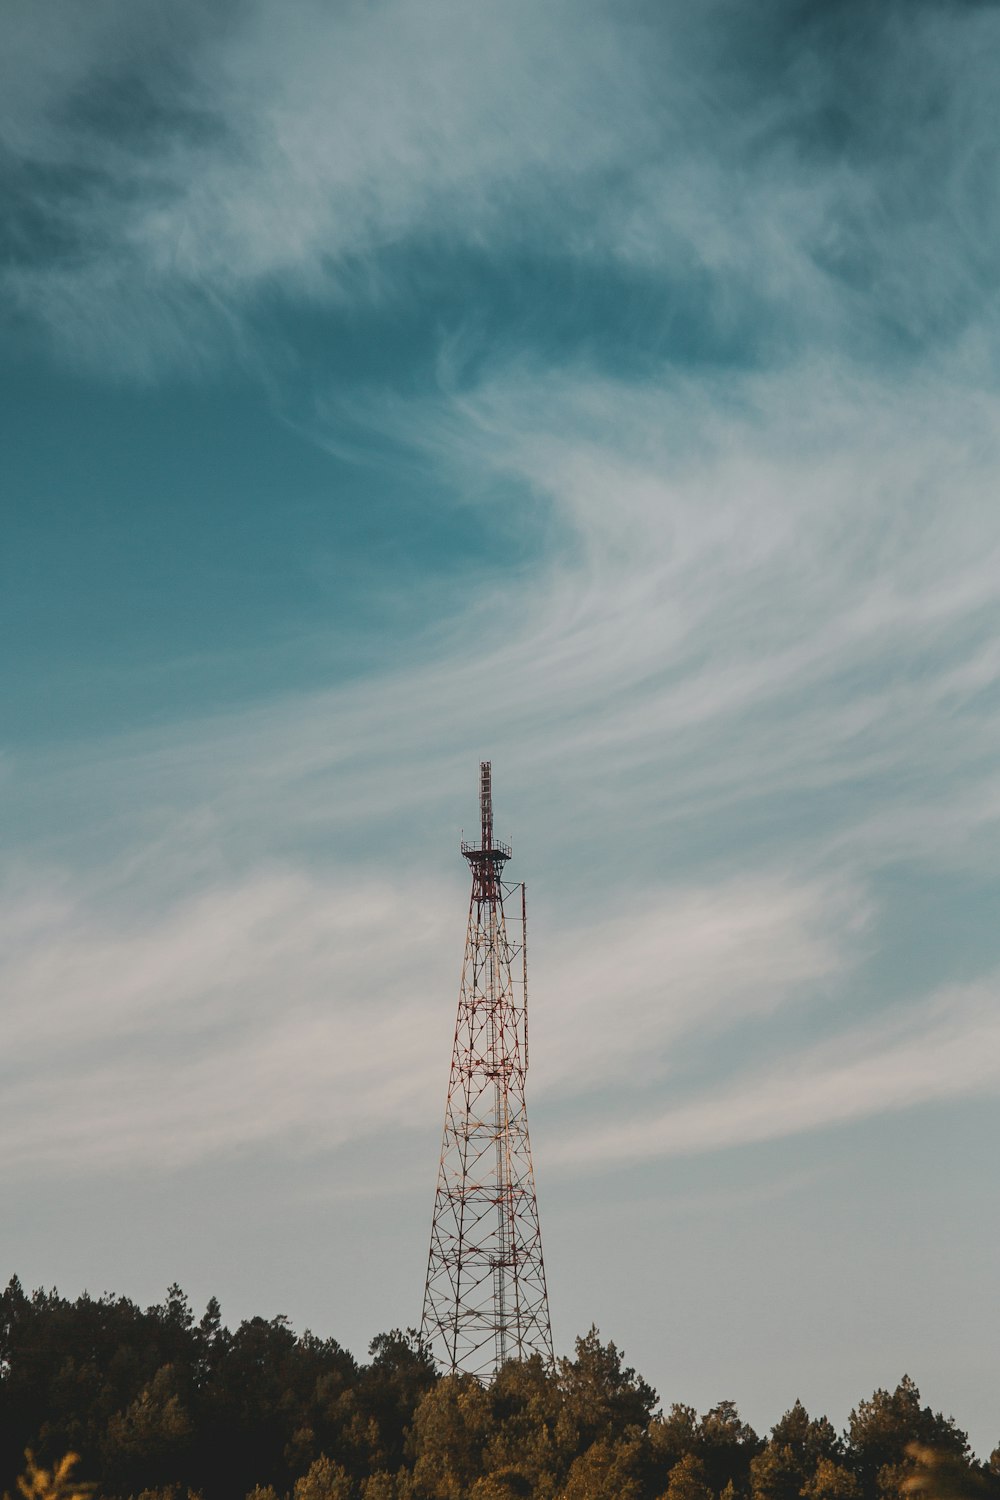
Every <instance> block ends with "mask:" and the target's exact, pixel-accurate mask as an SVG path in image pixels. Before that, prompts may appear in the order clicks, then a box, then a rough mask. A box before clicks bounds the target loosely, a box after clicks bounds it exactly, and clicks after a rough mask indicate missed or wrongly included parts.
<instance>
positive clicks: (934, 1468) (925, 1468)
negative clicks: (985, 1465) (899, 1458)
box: [899, 1443, 990, 1500]
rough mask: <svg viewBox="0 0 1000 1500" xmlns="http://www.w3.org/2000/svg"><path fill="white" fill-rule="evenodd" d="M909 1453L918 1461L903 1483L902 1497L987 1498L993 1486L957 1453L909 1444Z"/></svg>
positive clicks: (918, 1499)
mask: <svg viewBox="0 0 1000 1500" xmlns="http://www.w3.org/2000/svg"><path fill="white" fill-rule="evenodd" d="M906 1452H907V1455H908V1457H909V1458H911V1459H912V1460H913V1462H914V1464H915V1468H914V1470H913V1473H912V1474H908V1475H907V1476H906V1478H905V1479H904V1480H903V1481H902V1483H901V1484H900V1486H899V1488H900V1493H901V1495H902V1496H903V1500H984V1497H985V1496H987V1495H989V1494H990V1487H989V1485H988V1483H987V1481H986V1480H985V1478H984V1477H983V1475H982V1474H980V1473H979V1472H977V1470H976V1469H974V1468H973V1467H972V1466H971V1465H970V1464H969V1462H968V1461H967V1460H966V1459H965V1458H963V1457H961V1456H960V1455H959V1454H957V1453H949V1452H947V1451H946V1450H944V1449H942V1448H931V1447H928V1446H927V1445H926V1444H924V1443H908V1444H907V1446H906Z"/></svg>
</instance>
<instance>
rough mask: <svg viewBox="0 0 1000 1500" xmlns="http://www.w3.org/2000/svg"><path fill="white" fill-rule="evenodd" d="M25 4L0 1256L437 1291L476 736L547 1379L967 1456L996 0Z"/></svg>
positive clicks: (992, 365) (998, 1075)
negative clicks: (880, 1403) (621, 1362)
mask: <svg viewBox="0 0 1000 1500" xmlns="http://www.w3.org/2000/svg"><path fill="white" fill-rule="evenodd" d="M0 28H2V35H3V45H2V47H0V121H2V131H3V142H4V145H3V155H2V159H0V172H2V176H3V184H4V195H5V202H6V207H5V213H4V225H5V228H4V231H3V233H4V236H5V243H4V253H3V257H2V260H0V299H2V306H3V309H4V324H3V327H4V338H3V344H2V354H0V380H2V387H3V391H2V407H0V410H2V413H3V442H2V447H0V477H2V505H3V533H2V535H3V546H2V550H0V580H2V586H0V622H2V630H3V640H4V642H5V646H6V649H5V650H4V652H3V653H2V656H0V673H2V679H3V681H2V688H3V702H4V705H5V711H4V714H3V721H2V739H0V787H2V789H3V794H4V802H5V828H6V834H5V839H4V847H3V852H2V856H0V895H2V901H0V928H2V930H3V935H4V941H3V943H2V945H0V967H2V969H3V971H4V973H3V993H4V995H5V997H6V1000H5V1006H6V1025H5V1045H4V1057H3V1062H2V1063H0V1069H2V1072H3V1080H4V1088H3V1090H2V1091H0V1120H2V1126H3V1139H4V1141H5V1143H6V1146H5V1149H4V1151H3V1152H2V1153H0V1174H2V1178H3V1194H4V1200H5V1204H6V1212H5V1214H4V1216H3V1226H2V1229H0V1258H2V1261H3V1263H4V1265H5V1266H6V1268H7V1272H8V1273H9V1272H14V1271H17V1272H18V1274H20V1276H21V1277H22V1279H23V1280H25V1281H26V1282H28V1283H31V1284H38V1283H45V1284H52V1283H57V1284H58V1285H59V1287H60V1288H61V1289H62V1290H64V1291H66V1292H70V1293H75V1292H76V1291H78V1290H80V1289H82V1288H83V1287H84V1286H86V1287H88V1288H89V1289H90V1290H91V1291H92V1292H99V1291H102V1290H104V1289H114V1290H116V1291H122V1292H126V1293H128V1294H130V1295H133V1296H135V1297H137V1298H139V1299H141V1300H147V1299H148V1300H154V1299H156V1298H157V1297H159V1296H160V1295H161V1294H162V1291H163V1289H164V1288H165V1286H166V1284H167V1283H168V1282H169V1281H171V1280H174V1279H177V1280H179V1281H180V1282H181V1283H182V1284H183V1285H184V1286H185V1287H186V1288H187V1289H188V1290H189V1291H190V1293H191V1295H192V1297H193V1298H194V1299H195V1300H196V1301H201V1300H205V1299H207V1297H208V1296H209V1295H211V1294H217V1295H218V1296H219V1297H220V1298H221V1300H222V1303H223V1310H224V1313H225V1315H226V1316H227V1317H228V1318H229V1319H230V1320H235V1319H238V1318H239V1317H242V1316H246V1315H249V1314H250V1313H253V1312H263V1313H265V1314H272V1313H276V1312H285V1313H288V1314H289V1315H290V1316H291V1317H292V1318H293V1320H294V1321H295V1323H296V1324H297V1325H298V1326H300V1327H301V1326H304V1325H309V1326H311V1327H312V1328H313V1329H314V1330H316V1331H317V1332H321V1333H323V1334H333V1335H335V1336H336V1337H338V1338H340V1339H341V1340H342V1341H343V1342H345V1343H347V1344H348V1345H349V1346H350V1347H351V1348H353V1349H354V1350H355V1351H356V1352H358V1353H359V1354H360V1353H363V1352H364V1349H365V1346H366V1344H367V1341H368V1339H369V1338H370V1337H371V1336H373V1335H374V1334H375V1333H377V1332H379V1331H381V1330H383V1329H386V1328H388V1327H391V1326H393V1325H406V1324H410V1323H413V1322H415V1321H416V1320H417V1319H418V1317H419V1309H420V1300H421V1293H422V1282H423V1273H424V1266H425V1259H426V1246H427V1237H428V1231H429V1218H430V1211H431V1205H432V1196H433V1186H434V1176H435V1169H436V1159H437V1151H438V1144H439V1133H440V1122H441V1114H442V1108H443V1100H444V1085H445V1079H446V1072H447V1063H448V1049H449V1045H450V1036H451V1029H452V1026H453V1021H454V1006H455V1000H456V997H457V982H458V974H459V966H460V961H461V950H462V941H463V930H464V921H465V904H466V900H467V890H466V882H467V871H466V869H465V867H464V864H463V862H462V861H461V859H460V857H459V855H458V848H457V844H458V838H459V834H460V830H461V828H462V826H463V825H465V826H468V827H471V826H472V824H473V823H474V822H475V816H476V786H477V765H478V761H479V759H480V758H481V757H490V758H492V760H493V764H494V785H495V790H496V801H497V826H498V829H499V831H500V832H501V833H502V834H503V835H504V836H506V837H508V838H509V839H510V840H511V842H512V843H513V846H514V852H515V858H514V862H513V864H512V867H511V873H512V874H515V875H516V876H517V877H519V878H520V877H523V878H524V879H525V880H526V881H527V883H528V890H529V900H530V923H531V952H532V962H533V971H532V1006H533V1023H532V1024H533V1032H532V1036H533V1042H532V1076H531V1079H530V1081H529V1089H530V1098H529V1103H530V1110H531V1116H532V1126H533V1136H534V1144H535V1151H536V1166H537V1172H538V1178H539V1193H540V1208H541V1215H542V1225H543V1233H544V1237H545V1243H546V1256H547V1266H548V1272H549V1278H550V1288H551V1299H552V1311H553V1321H554V1330H555V1338H556V1344H557V1348H558V1349H560V1350H562V1351H568V1350H569V1349H570V1348H571V1345H572V1339H573V1336H574V1335H575V1334H577V1333H579V1332H582V1331H584V1330H585V1329H586V1328H587V1326H589V1324H590V1323H591V1321H596V1322H597V1323H598V1324H599V1326H600V1327H601V1329H602V1331H603V1332H604V1334H605V1335H606V1336H608V1337H613V1338H614V1339H615V1340H616V1341H618V1342H619V1343H620V1344H621V1345H623V1346H624V1348H625V1350H626V1354H627V1355H628V1357H629V1359H630V1360H631V1361H632V1362H633V1363H635V1364H636V1365H637V1366H638V1367H639V1368H640V1369H641V1370H642V1371H643V1372H644V1374H646V1375H647V1377H648V1378H649V1379H651V1380H652V1381H653V1382H654V1383H655V1384H656V1385H657V1387H658V1389H659V1391H660V1393H661V1396H662V1398H663V1399H664V1401H668V1402H669V1401H671V1400H675V1399H677V1400H685V1401H691V1402H693V1403H694V1404H696V1405H698V1406H699V1407H701V1408H702V1409H704V1408H706V1407H707V1406H708V1405H709V1404H711V1403H713V1402H714V1401H717V1400H719V1399H722V1398H732V1399H735V1400H737V1401H738V1403H739V1405H740V1407H741V1409H742V1410H743V1411H744V1413H745V1415H746V1416H747V1417H748V1418H749V1419H750V1420H751V1421H752V1422H754V1423H755V1424H757V1425H758V1426H759V1427H766V1426H768V1425H769V1424H770V1423H771V1422H773V1421H775V1420H776V1419H777V1418H778V1416H779V1415H780V1414H781V1412H782V1411H784V1410H785V1409H786V1408H787V1407H788V1406H789V1405H791V1404H792V1402H793V1401H794V1400H795V1398H796V1397H801V1399H802V1400H803V1401H804V1402H805V1403H806V1405H807V1406H808V1407H809V1408H810V1409H811V1410H814V1411H816V1412H820V1411H826V1412H828V1413H829V1415H830V1417H831V1418H832V1419H833V1420H834V1421H835V1422H837V1423H838V1424H839V1423H843V1422H844V1421H845V1419H846V1417H847V1414H848V1411H849V1409H850V1406H851V1404H852V1403H853V1402H854V1401H855V1400H857V1399H859V1398H861V1397H863V1396H865V1395H866V1394H868V1393H870V1392H871V1390H872V1389H874V1388H875V1387H876V1386H877V1385H883V1384H894V1383H895V1382H896V1380H898V1378H899V1377H900V1376H901V1375H902V1373H903V1372H904V1371H908V1372H909V1373H910V1374H911V1375H913V1377H914V1378H915V1379H916V1380H917V1381H918V1383H919V1384H920V1386H921V1388H922V1390H923V1392H924V1394H925V1396H926V1398H927V1399H928V1400H930V1401H932V1402H933V1404H934V1405H935V1406H939V1407H943V1408H945V1409H946V1410H949V1411H953V1412H954V1413H955V1415H956V1416H957V1417H958V1419H959V1420H960V1422H961V1423H962V1424H963V1425H966V1426H968V1427H969V1429H970V1431H971V1434H972V1437H973V1441H974V1443H975V1445H976V1447H977V1448H978V1449H979V1451H981V1452H984V1453H988V1452H989V1450H990V1449H991V1448H992V1447H993V1446H994V1445H995V1443H996V1441H997V1439H998V1438H1000V1414H998V1412H997V1410H996V1404H995V1401H994V1399H993V1398H992V1396H991V1394H990V1393H991V1391H995V1389H996V1382H997V1377H998V1374H1000V1371H998V1368H997V1354H996V1350H997V1348H998V1344H1000V1340H998V1334H1000V1325H998V1313H997V1308H998V1299H997V1281H996V1277H997V1267H996V1256H995V1249H994V1247H995V1245H996V1243H997V1240H998V1237H1000V1192H998V1186H997V1177H996V1164H995V1144H994V1143H995V1141H996V1139H997V1130H998V1126H1000V1103H998V1096H1000V1007H998V988H1000V936H998V928H997V923H996V919H995V913H996V907H997V900H998V897H1000V879H998V875H997V862H996V843H997V832H998V824H1000V773H998V771H997V767H996V745H997V737H998V729H1000V722H998V721H1000V700H998V682H1000V644H998V632H997V626H998V618H1000V608H998V578H1000V507H998V505H997V500H996V474H997V471H998V458H1000V452H998V450H1000V426H998V414H1000V401H998V369H997V359H996V348H997V341H996V335H997V324H998V319H997V284H998V272H997V265H998V257H997V248H998V228H1000V209H998V197H997V169H998V159H1000V157H998V151H1000V148H998V143H997V135H996V122H995V99H996V94H997V88H998V83H1000V79H998V76H997V74H998V65H997V61H996V59H997V56H998V55H1000V53H998V43H1000V14H998V12H997V10H996V7H994V6H991V5H977V4H951V5H946V4H932V3H926V4H925V3H908V4H906V5H902V4H897V3H888V4H884V5H882V6H879V7H871V6H865V5H855V4H848V3H843V4H829V3H828V4H823V5H810V4H802V3H800V4H794V3H790V0H789V3H780V0H774V3H768V4H764V3H760V4H751V5H747V4H737V3H735V0H730V3H719V0H709V3H707V4H705V5H701V6H697V7H693V6H690V5H680V4H671V3H667V4H662V3H661V4H657V5H643V4H634V3H628V0H626V3H624V4H621V3H619V4H615V5H610V4H598V3H584V0H579V3H575V4H564V3H560V0H555V3H552V4H548V5H546V6H544V7H538V6H532V5H527V4H522V3H520V0H513V3H511V4H508V5H505V6H503V7H487V6H481V5H478V4H470V3H468V0H462V3H457V0H424V3H421V5H419V6H407V5H401V4H393V3H373V4H366V5H362V4H343V5H335V6H329V5H320V4H318V3H316V4H310V3H293V4H290V5H289V4H280V5H279V4H277V3H276V0H257V3H250V4H247V5H239V6H236V5H230V4H222V3H220V4H216V5H213V6H210V7H206V6H204V5H202V4H199V5H194V4H190V5H186V4H183V3H177V4H175V5H173V6H171V7H170V8H169V13H168V12H167V11H165V10H164V8H163V7H162V6H158V5H154V4H153V3H151V0H128V3H124V0H94V3H92V4H89V5H88V6H86V7H82V6H80V5H78V4H75V3H71V0H63V3H59V0H53V3H52V4H50V5H48V6H46V7H45V8H44V10H43V9H40V8H39V7H38V6H37V5H33V4H29V3H27V0H23V3H22V0H8V3H7V5H6V6H5V7H4V11H3V16H2V20H0Z"/></svg>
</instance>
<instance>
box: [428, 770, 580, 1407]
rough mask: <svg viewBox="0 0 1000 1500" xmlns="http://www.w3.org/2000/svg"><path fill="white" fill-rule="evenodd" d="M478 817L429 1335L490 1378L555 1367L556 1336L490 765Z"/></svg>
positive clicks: (522, 921) (447, 1361) (444, 1351)
mask: <svg viewBox="0 0 1000 1500" xmlns="http://www.w3.org/2000/svg"><path fill="white" fill-rule="evenodd" d="M479 810H480V824H481V828H480V833H481V837H480V840H479V842H478V843H474V842H466V841H464V840H463V842H462V846H461V848H462V854H463V855H464V856H465V858H466V859H467V860H468V862H469V866H470V869H471V871H472V895H471V898H470V901H469V926H468V933H467V936H466V941H465V960H464V963H463V966H462V983H461V987H460V990H459V996H458V1019H457V1021H456V1025H455V1040H454V1045H453V1047H452V1056H451V1073H450V1075H449V1079H448V1098H447V1103H446V1105H445V1117H444V1137H443V1140H442V1144H441V1161H440V1165H439V1168H438V1181H437V1193H436V1195H435V1199H434V1219H433V1223H432V1226H431V1247H430V1255H429V1256H428V1260H427V1282H426V1286H425V1289H424V1311H423V1321H422V1327H421V1331H422V1333H423V1336H424V1338H425V1339H426V1340H427V1341H428V1343H429V1344H430V1345H431V1347H432V1348H433V1349H434V1351H435V1353H437V1354H438V1356H439V1357H440V1358H441V1360H442V1363H443V1364H444V1365H445V1367H446V1368H447V1369H448V1370H449V1371H451V1372H452V1373H455V1372H457V1371H465V1372H467V1373H469V1374H472V1375H477V1376H479V1377H480V1378H486V1377H488V1376H490V1375H492V1374H494V1373H495V1372H496V1371H497V1370H499V1368H500V1366H501V1365H502V1364H504V1363H505V1361H507V1360H509V1359H527V1358H529V1357H530V1356H531V1355H533V1354H538V1355H541V1357H542V1358H543V1360H544V1361H545V1362H546V1364H551V1363H552V1328H551V1325H550V1322H549V1302H548V1294H547V1291H546V1286H545V1266H544V1263H543V1260H542V1236H541V1230H540V1229H539V1225H538V1202H537V1198H536V1195H535V1174H534V1169H533V1167H532V1161H531V1143H530V1141H529V1138H528V1113H527V1106H526V1104H525V1094H524V1082H525V1075H526V1073H527V1070H528V965H527V942H526V932H527V923H526V903H525V899H524V886H523V884H521V885H508V884H507V883H506V882H505V881H504V879H503V872H504V866H505V865H506V863H507V861H508V860H509V859H510V856H511V848H510V845H509V844H505V843H503V842H501V840H499V839H498V838H496V836H495V834H494V832H493V782H492V770H491V765H490V762H489V761H488V760H484V761H483V762H482V763H481V764H480V767H479ZM515 893H519V894H520V901H518V902H516V903H515V910H514V911H513V912H512V915H511V916H510V918H508V916H507V914H506V913H505V911H504V900H505V898H509V897H512V896H514V895H515Z"/></svg>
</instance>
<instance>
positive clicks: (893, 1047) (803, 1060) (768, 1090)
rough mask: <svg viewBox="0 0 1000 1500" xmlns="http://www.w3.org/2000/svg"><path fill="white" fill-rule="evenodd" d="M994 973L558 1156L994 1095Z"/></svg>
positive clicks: (999, 1079) (616, 1156)
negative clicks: (977, 981)
mask: <svg viewBox="0 0 1000 1500" xmlns="http://www.w3.org/2000/svg"><path fill="white" fill-rule="evenodd" d="M998 999H1000V976H998V975H997V974H995V973H994V974H991V975H988V976H984V978H983V980H982V981H981V982H979V983H976V984H973V985H968V986H964V987H955V988H949V989H947V990H945V991H943V992H942V993H939V994H935V995H932V996H931V997H929V998H928V999H925V1000H923V1001H921V1002H920V1003H918V1004H916V1005H912V1006H909V1007H908V1008H907V1009H906V1011H905V1013H903V1014H895V1015H893V1016H892V1017H891V1018H890V1019H889V1020H886V1019H884V1018H880V1019H879V1020H877V1021H875V1022H868V1023H866V1024H864V1025H862V1026H858V1027H854V1028H852V1029H850V1030H848V1031H847V1032H846V1033H845V1034H844V1035H842V1036H840V1037H838V1038H837V1039H836V1040H835V1041H834V1042H830V1043H826V1044H824V1045H823V1046H822V1047H812V1048H807V1049H803V1050H801V1051H798V1050H790V1051H788V1052H786V1054H785V1056H784V1057H783V1058H782V1059H781V1063H780V1065H779V1066H777V1067H771V1068H768V1069H766V1070H761V1071H758V1072H756V1073H749V1074H743V1075H742V1076H739V1077H737V1078H736V1079H734V1080H730V1081H729V1082H728V1084H727V1086H726V1087H725V1088H724V1089H709V1090H706V1091H705V1092H704V1093H702V1094H700V1095H699V1096H697V1097H695V1098H694V1099H692V1100H685V1101H682V1102H680V1103H677V1104H675V1105H673V1106H672V1107H670V1108H668V1109H666V1110H663V1111H661V1112H660V1113H657V1114H646V1115H644V1116H641V1117H638V1118H634V1119H632V1120H630V1121H629V1122H628V1123H627V1124H623V1125H608V1124H605V1125H603V1126H602V1128H600V1129H599V1130H593V1129H591V1130H584V1131H583V1132H581V1133H579V1134H576V1135H574V1136H573V1137H572V1138H571V1139H567V1141H566V1142H565V1144H564V1145H562V1146H557V1147H556V1148H555V1150H554V1153H553V1154H554V1156H555V1158H556V1160H558V1161H560V1162H563V1163H566V1164H570V1163H572V1164H575V1165H577V1166H580V1167H586V1168H589V1169H592V1168H593V1166H594V1164H595V1163H597V1162H600V1163H603V1164H610V1163H613V1162H616V1161H619V1162H638V1161H643V1160H648V1159H649V1158H651V1157H664V1156H684V1155H688V1154H690V1153H692V1152H702V1151H717V1150H722V1149H725V1148H727V1147H734V1146H748V1145H754V1144H758V1143H760V1142H762V1141H773V1140H779V1139H782V1138H783V1137H788V1136H793V1135H799V1134H801V1133H803V1132H805V1131H811V1130H820V1129H823V1128H829V1127H831V1126H842V1125H846V1124H851V1123H855V1122H858V1121H862V1120H865V1119H868V1118H871V1117H872V1116H874V1115H881V1114H886V1113H893V1112H896V1111H900V1110H906V1109H912V1108H914V1107H915V1106H917V1105H927V1104H939V1103H943V1102H946V1101H953V1100H956V1099H968V1098H988V1097H992V1098H995V1097H996V1096H997V1094H998V1093H1000V1045H998V1044H1000V1004H998Z"/></svg>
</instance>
